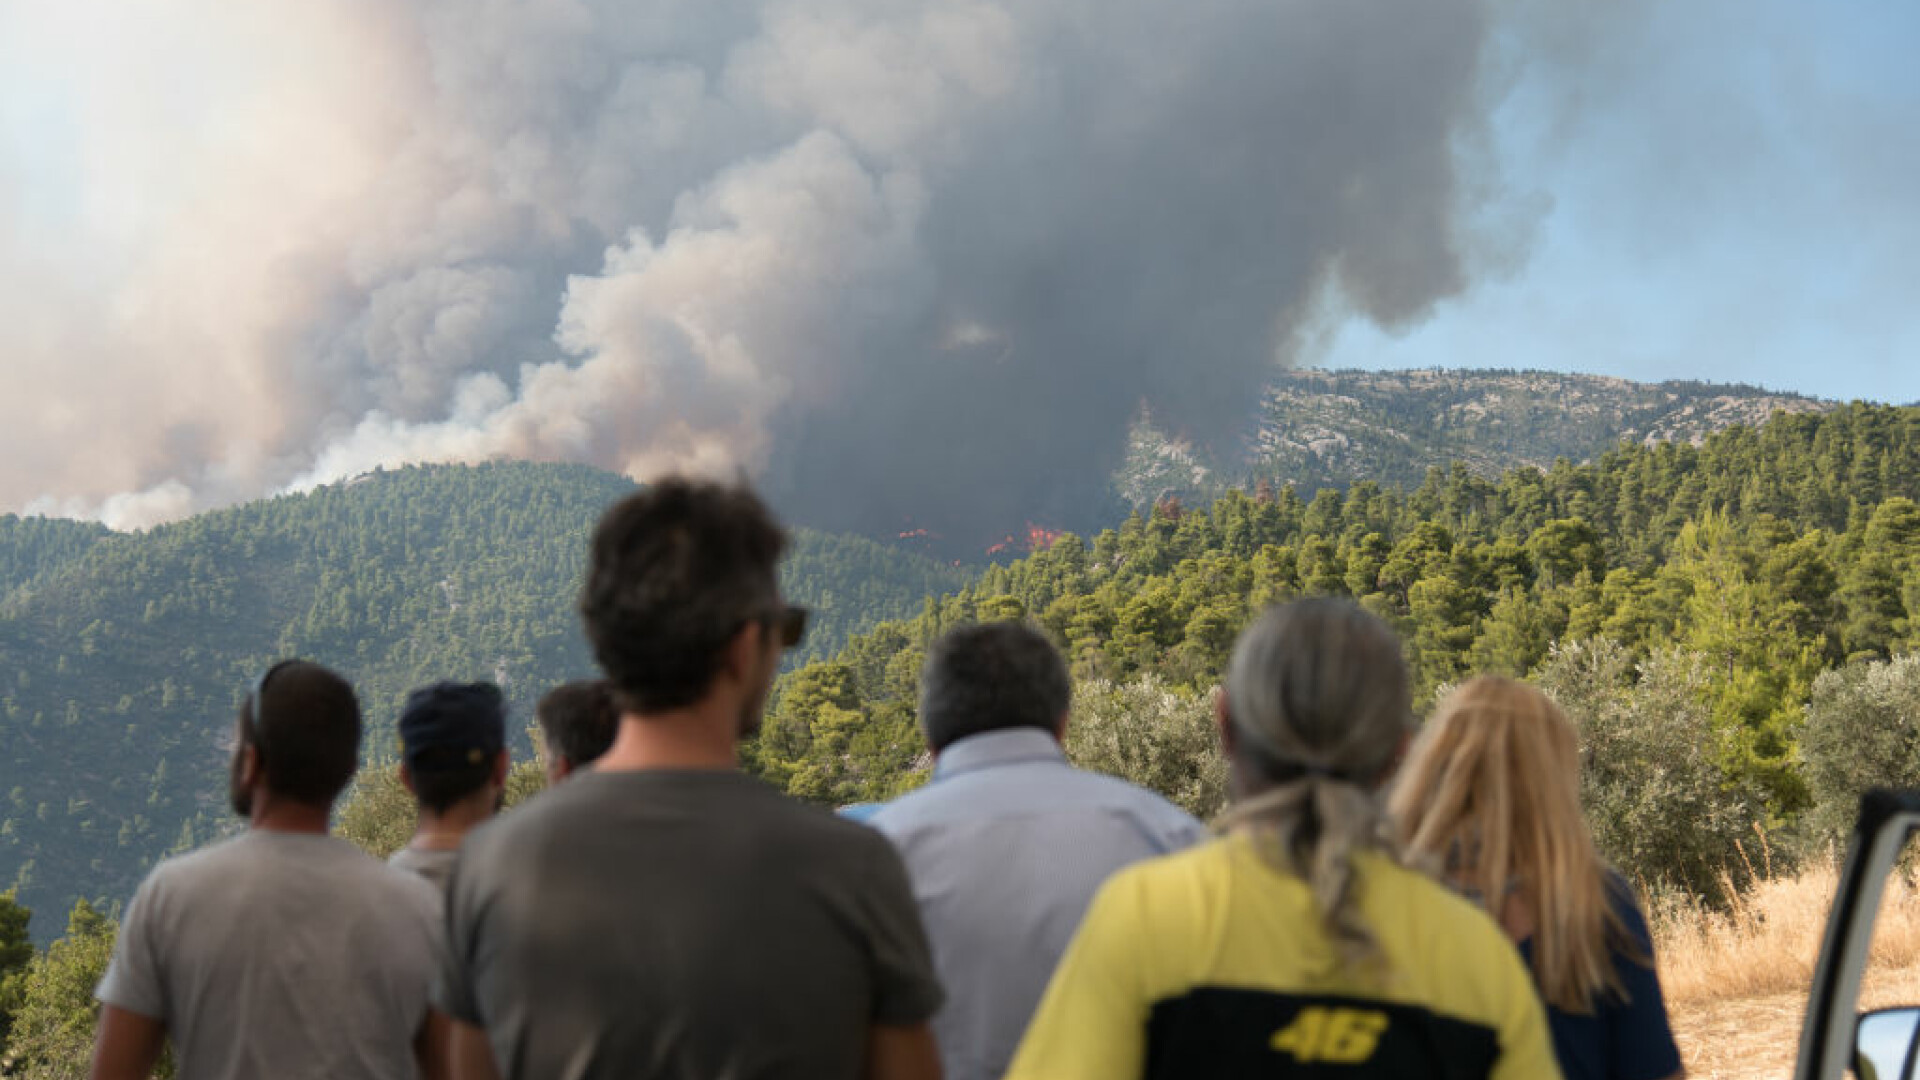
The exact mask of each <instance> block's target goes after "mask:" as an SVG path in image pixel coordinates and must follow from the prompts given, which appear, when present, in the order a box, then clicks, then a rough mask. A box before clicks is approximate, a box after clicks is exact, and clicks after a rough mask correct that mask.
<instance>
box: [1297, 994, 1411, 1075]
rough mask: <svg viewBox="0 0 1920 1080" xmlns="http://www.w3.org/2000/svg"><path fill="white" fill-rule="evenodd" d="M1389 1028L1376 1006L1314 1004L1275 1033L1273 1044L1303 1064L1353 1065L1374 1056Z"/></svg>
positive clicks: (1383, 1014) (1384, 1017) (1385, 1016)
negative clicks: (1322, 1062)
mask: <svg viewBox="0 0 1920 1080" xmlns="http://www.w3.org/2000/svg"><path fill="white" fill-rule="evenodd" d="M1386 1030H1387V1014H1386V1013H1383V1012H1376V1011H1374V1010H1372V1009H1344V1008H1327V1007H1325V1006H1321V1005H1311V1006H1308V1007H1307V1008H1305V1009H1302V1010H1300V1015H1299V1016H1296V1017H1294V1018H1293V1023H1291V1024H1288V1025H1287V1026H1286V1027H1284V1028H1281V1029H1280V1030H1279V1031H1276V1032H1274V1033H1273V1042H1272V1044H1271V1045H1272V1046H1273V1048H1274V1049H1275V1050H1278V1051H1280V1052H1281V1053H1283V1054H1292V1055H1293V1059H1294V1060H1295V1061H1297V1062H1299V1063H1300V1064H1302V1065H1306V1064H1309V1063H1311V1062H1315V1061H1326V1062H1332V1063H1334V1064H1339V1065H1352V1064H1357V1063H1359V1062H1362V1061H1365V1060H1367V1059H1368V1058H1370V1057H1372V1056H1373V1051H1374V1048H1375V1047H1376V1046H1378V1045H1380V1036H1381V1035H1383V1034H1385V1033H1386Z"/></svg>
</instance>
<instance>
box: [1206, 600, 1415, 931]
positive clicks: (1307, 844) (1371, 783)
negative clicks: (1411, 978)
mask: <svg viewBox="0 0 1920 1080" xmlns="http://www.w3.org/2000/svg"><path fill="white" fill-rule="evenodd" d="M1225 707H1226V713H1227V717H1228V721H1229V723H1230V725H1231V727H1232V729H1233V736H1234V738H1233V740H1232V746H1231V755H1232V757H1233V761H1234V766H1235V770H1236V775H1237V777H1238V778H1239V779H1240V780H1241V781H1242V782H1243V783H1244V784H1245V786H1247V787H1250V788H1252V789H1254V792H1253V793H1252V794H1251V796H1250V797H1247V798H1244V799H1241V800H1240V801H1237V802H1236V803H1235V805H1234V806H1233V807H1232V808H1231V809H1230V810H1228V812H1227V814H1226V816H1225V817H1224V818H1223V819H1222V824H1224V825H1229V826H1238V827H1241V828H1244V829H1245V830H1247V831H1248V832H1250V833H1252V834H1253V836H1254V838H1255V840H1256V842H1257V850H1259V851H1260V853H1261V856H1262V857H1263V858H1264V859H1265V860H1266V861H1267V862H1268V863H1269V864H1271V865H1273V866H1274V867H1275V868H1277V869H1279V870H1281V871H1283V872H1286V873H1290V874H1292V875H1294V876H1296V877H1298V878H1300V879H1301V880H1303V881H1305V882H1306V883H1307V885H1308V886H1309V887H1310V888H1311V889H1312V890H1313V896H1314V902H1315V905H1316V906H1317V907H1318V908H1319V910H1320V914H1321V918H1322V921H1323V923H1324V925H1325V927H1326V930H1327V933H1328V935H1329V936H1330V937H1331V938H1332V939H1333V941H1334V943H1335V945H1336V947H1338V948H1339V949H1340V950H1341V952H1342V954H1343V956H1344V958H1345V959H1346V960H1347V961H1348V962H1349V963H1356V964H1357V963H1361V962H1365V961H1370V960H1375V959H1378V958H1379V951H1378V945H1377V943H1376V942H1375V941H1374V938H1373V934H1372V933H1371V931H1369V929H1368V928H1367V926H1366V923H1365V922H1364V921H1363V920H1362V919H1361V917H1360V912H1359V904H1358V901H1357V886H1358V883H1357V881H1356V879H1355V877H1354V872H1353V856H1354V854H1355V853H1357V852H1359V851H1361V850H1363V849H1374V850H1379V851H1382V852H1384V853H1386V854H1387V855H1389V856H1393V855H1394V843H1393V831H1392V827H1391V822H1390V821H1389V820H1388V818H1387V816H1386V813H1385V810H1384V808H1383V807H1382V806H1381V805H1380V800H1379V797H1378V795H1377V792H1376V788H1377V787H1378V785H1379V781H1380V779H1381V778H1382V777H1383V776H1384V775H1385V773H1386V772H1387V770H1388V769H1389V768H1391V766H1392V764H1393V758H1394V755H1395V754H1397V753H1398V752H1399V750H1400V747H1401V745H1402V742H1403V740H1404V739H1405V737H1406V735H1407V733H1408V730H1409V728H1410V724H1411V717H1412V713H1411V709H1410V696H1409V690H1408V686H1407V669H1406V662H1405V661H1404V660H1403V659H1402V657H1401V653H1400V641H1399V639H1398V638H1396V637H1395V636H1394V635H1393V631H1391V630H1389V629H1388V628H1387V626H1386V624H1385V623H1383V622H1381V621H1380V620H1379V619H1378V618H1375V617H1374V616H1372V615H1369V614H1367V613H1366V612H1365V611H1363V610H1361V609H1360V608H1359V607H1357V606H1356V605H1354V604H1352V603H1350V602H1348V601H1344V600H1331V599H1315V600H1302V601H1299V602H1297V603H1293V604H1288V605H1285V606H1283V607H1276V608H1272V609H1269V610H1268V611H1267V612H1266V613H1265V614H1264V615H1262V616H1261V617H1260V618H1259V620H1257V621H1256V622H1255V623H1254V624H1253V625H1252V626H1250V627H1248V628H1247V630H1246V631H1245V632H1244V633H1242V634H1241V635H1240V640H1239V642H1238V643H1237V644H1236V645H1235V647H1234V651H1233V661H1232V664H1231V665H1230V666H1229V668H1228V671H1227V681H1226V700H1225ZM1236 794H1246V793H1236Z"/></svg>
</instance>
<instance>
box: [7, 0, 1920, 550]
mask: <svg viewBox="0 0 1920 1080" xmlns="http://www.w3.org/2000/svg"><path fill="white" fill-rule="evenodd" d="M1579 8H1594V9H1602V8H1604V10H1594V11H1581V10H1578V9H1579ZM1916 41H1920V5H1914V4H1912V3H1910V2H1908V0H1840V2H1833V3H1822V4H1817V5H1816V4H1805V3H1799V2H1786V0H1779V2H1757V0H1689V2H1685V3H1665V4H1660V3H1653V2H1646V0H1640V2H1635V0H1621V2H1619V3H1611V4H1607V5H1578V6H1576V5H1541V4H1525V3H1520V2H1518V0H1514V2H1511V3H1508V2H1504V0H1339V2H1336V0H1193V2H1191V3H1187V4H1183V5H1168V4H1165V3H1163V2H1160V0H1018V2H1016V0H408V2H398V0H311V2H303V3H300V4H294V5H279V4H275V5H264V4H233V3H229V2H226V0H62V2H61V3H57V4H56V3H40V2H38V0H0V383H3V384H4V393H3V394H0V511H6V510H21V509H26V510H31V511H38V512H49V513H68V514H82V515H87V516H97V517H102V518H104V519H106V520H108V521H109V522H112V523H116V524H123V525H140V524H146V523H151V522H154V521H159V520H165V519H167V518H169V517H174V516H178V515H180V514H183V513H187V512H191V511H193V510H196V509H200V508H204V507H207V506H213V505H220V504H222V503H226V502H231V501H234V500H236V499H242V498H249V497H254V496H257V495H260V494H264V493H268V492H271V491H275V490H281V489H284V488H286V487H287V486H289V485H293V486H299V485H303V484H311V483H315V482H323V481H326V480H330V479H337V478H340V477H343V476H348V475H352V474H353V473H355V472H358V471H362V470H364V469H367V468H370V467H372V466H374V465H378V464H393V463H397V462H401V461H407V460H475V459H480V458H485V457H489V456H501V455H509V456H524V457H532V458H538V459H549V460H553V459H566V460H582V461H588V462H592V463H595V464H599V465H603V466H606V467H609V468H615V469H620V470H622V471H625V472H628V473H629V474H632V475H636V476H640V477H643V478H644V477H645V476H646V475H649V474H651V473H654V472H658V471H660V470H663V469H669V468H691V469H696V470H705V471H709V472H719V473H728V472H730V471H732V470H735V469H745V470H747V471H749V472H750V473H752V474H753V475H755V476H757V477H759V478H761V479H762V481H763V482H764V483H766V484H767V485H768V486H769V488H770V489H771V490H773V491H774V492H775V495H776V497H777V498H780V499H783V500H784V501H785V502H786V503H787V504H788V505H790V506H792V505H804V506H806V507H808V508H809V509H810V510H811V511H812V512H813V514H814V515H815V517H814V520H815V522H816V523H819V524H825V525H831V526H843V527H853V528H862V529H866V530H868V531H885V530H887V529H889V528H891V527H892V526H893V525H896V524H898V525H903V526H906V525H913V526H918V525H932V526H934V527H936V528H940V527H949V528H951V527H961V525H962V523H964V522H968V521H971V520H973V519H974V518H986V519H992V520H993V521H994V522H996V524H994V525H988V526H983V527H984V528H999V527H1001V525H1000V524H998V523H999V522H1003V521H1005V520H1006V519H1008V518H1015V519H1017V518H1019V517H1021V516H1033V515H1037V516H1040V517H1042V518H1044V519H1047V520H1067V519H1071V518H1073V517H1074V516H1075V515H1076V514H1079V513H1083V512H1085V511H1086V509H1087V505H1086V501H1085V499H1084V498H1083V497H1082V492H1083V491H1084V489H1085V488H1086V487H1087V480H1086V478H1087V477H1088V476H1089V475H1099V470H1100V469H1101V468H1102V467H1103V466H1104V465H1106V464H1109V463H1110V462H1111V460H1112V459H1113V457H1114V455H1115V454H1116V453H1117V450H1118V447H1119V440H1120V438H1121V436H1122V434H1123V432H1124V428H1125V425H1126V422H1127V420H1128V418H1129V417H1131V416H1132V415H1134V414H1136V413H1137V411H1138V410H1139V409H1140V408H1141V407H1142V406H1143V405H1145V406H1148V407H1151V408H1152V409H1153V411H1154V415H1155V418H1156V421H1159V422H1162V423H1163V424H1164V425H1166V426H1170V427H1172V428H1174V429H1175V430H1178V431H1181V432H1182V433H1185V434H1188V435H1190V436H1192V437H1194V438H1197V439H1199V440H1201V441H1207V440H1209V439H1217V440H1228V439H1231V438H1233V437H1235V433H1236V431H1237V430H1238V427H1237V425H1238V424H1239V422H1240V421H1241V419H1242V409H1243V403H1244V402H1246V401H1248V400H1250V398H1251V395H1252V391H1253V389H1254V388H1256V387H1257V385H1258V384H1259V382H1260V380H1261V378H1262V377H1263V373H1264V372H1267V371H1270V370H1271V369H1272V367H1273V366H1274V365H1276V364H1288V363H1302V362H1306V363H1322V364H1325V365H1328V366H1343V367H1345V366H1360V367H1413V366H1436V365H1440V366H1471V367H1515V368H1526V367H1540V368H1551V369H1559V370H1567V371H1582V372H1594V373H1604V374H1615V375H1621V376H1625V377H1629V378H1634V379H1642V380H1658V379H1664V378H1692V379H1705V380H1713V381H1723V382H1736V381H1737V382H1750V383H1757V384H1760V385H1763V386H1767V387H1771V388H1775V389H1781V390H1792V391H1799V392H1803V393H1809V394H1816V395H1821V396H1828V397H1842V398H1845V397H1865V398H1869V399H1874V400H1883V401H1896V402H1906V401H1913V400H1920V362H1917V361H1920V329H1916V326H1920V312H1917V311H1916V306H1915V305H1914V304H1913V303H1912V302H1911V299H1910V296H1909V294H1910V292H1911V291H1912V289H1913V285H1912V283H1913V282H1916V281H1920V199H1916V197H1915V195H1914V193H1915V192H1916V191H1920V66H1916V65H1914V64H1912V63H1911V47H1912V45H1913V44H1914V43H1915V42H1916ZM1383 328H1385V329H1383ZM1036 463H1039V464H1036Z"/></svg>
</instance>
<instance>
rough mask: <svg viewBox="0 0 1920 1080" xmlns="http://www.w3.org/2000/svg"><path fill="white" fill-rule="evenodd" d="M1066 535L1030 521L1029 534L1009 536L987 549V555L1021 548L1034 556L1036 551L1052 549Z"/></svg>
mask: <svg viewBox="0 0 1920 1080" xmlns="http://www.w3.org/2000/svg"><path fill="white" fill-rule="evenodd" d="M1064 535H1066V534H1065V532H1064V530H1061V529H1049V528H1047V527H1046V526H1045V525H1035V524H1034V523H1033V522H1031V521H1029V522H1027V532H1026V535H1025V536H1024V537H1016V536H1014V535H1012V534H1008V535H1007V537H1006V538H1005V539H1003V540H1001V541H1000V542H999V543H997V544H994V545H993V546H992V547H989V548H988V549H987V554H989V555H999V554H1002V553H1004V552H1008V551H1012V550H1013V549H1014V548H1015V547H1019V548H1020V549H1021V550H1022V551H1025V552H1027V553H1028V554H1032V553H1033V552H1036V551H1045V550H1047V549H1048V548H1050V547H1052V546H1053V545H1054V544H1055V543H1056V542H1057V541H1058V540H1059V539H1060V537H1062V536H1064Z"/></svg>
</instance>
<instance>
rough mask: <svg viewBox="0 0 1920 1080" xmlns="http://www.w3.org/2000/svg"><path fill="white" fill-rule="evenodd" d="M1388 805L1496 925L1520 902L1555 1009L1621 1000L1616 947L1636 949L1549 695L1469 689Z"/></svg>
mask: <svg viewBox="0 0 1920 1080" xmlns="http://www.w3.org/2000/svg"><path fill="white" fill-rule="evenodd" d="M1388 807H1389V809H1390V810H1391V812H1392V814H1393V817H1394V818H1395V819H1396V820H1397V821H1398V823H1399V830H1400V840H1401V843H1402V845H1403V846H1404V849H1405V850H1406V852H1407V854H1408V856H1409V857H1411V858H1416V859H1425V860H1429V861H1433V862H1438V863H1443V864H1444V865H1445V867H1446V872H1447V874H1448V876H1449V877H1450V878H1451V879H1452V880H1453V881H1454V882H1455V883H1456V884H1457V885H1460V886H1463V887H1465V888H1467V889H1469V890H1470V891H1472V892H1474V893H1477V894H1478V895H1479V897H1480V898H1481V901H1482V902H1483V903H1484V904H1486V905H1487V906H1488V908H1489V909H1490V910H1491V911H1492V912H1493V914H1494V915H1495V916H1496V917H1498V916H1499V914H1500V906H1501V904H1502V902H1503V901H1504V900H1505V898H1506V897H1507V895H1508V894H1509V893H1510V892H1514V893H1517V894H1518V897H1519V900H1520V902H1521V903H1523V904H1525V905H1526V906H1527V907H1528V909H1529V910H1530V911H1531V913H1532V915H1533V917H1534V933H1533V974H1534V980H1535V981H1536V982H1537V983H1538V984H1539V986H1540V993H1541V996H1542V997H1543V998H1545V999H1546V1001H1547V1003H1548V1004H1550V1005H1553V1006H1554V1007H1556V1008H1558V1009H1561V1010H1563V1011H1566V1012H1572V1013H1591V1012H1592V1011H1593V1007H1594V1003H1595V1001H1596V1000H1597V999H1599V998H1600V997H1601V996H1602V995H1611V996H1613V997H1615V998H1618V999H1621V1000H1624V999H1625V997H1626V991H1625V988H1624V987H1622V986H1621V985H1620V979H1619V976H1618V975H1617V974H1616V973H1615V971H1614V967H1613V964H1612V962H1611V959H1610V957H1609V952H1610V949H1609V946H1610V945H1613V946H1620V947H1623V948H1625V949H1626V950H1627V951H1629V952H1630V953H1637V952H1639V949H1638V947H1637V946H1636V945H1635V944H1633V942H1632V940H1631V937H1630V935H1629V934H1628V932H1627V929H1626V927H1625V925H1624V924H1623V923H1622V922H1621V919H1620V916H1619V915H1618V914H1617V913H1616V912H1615V911H1614V908H1613V905H1612V903H1611V902H1610V900H1611V898H1610V897H1609V895H1608V892H1609V889H1610V888H1611V887H1612V886H1611V885H1610V884H1609V880H1608V879H1609V874H1608V870H1607V866H1606V864H1605V863H1604V862H1602V861H1601V859H1600V855H1599V853H1598V851H1596V850H1595V848H1594V846H1593V834H1592V832H1591V831H1590V830H1589V829H1588V828H1587V822H1586V818H1585V817H1584V816H1583V814H1582V813H1581V810H1580V748H1579V738H1578V736H1577V734H1576V733H1575V731H1574V727H1573V724H1572V723H1571V722H1570V721H1569V720H1568V719H1567V717H1566V714H1564V713H1562V712H1561V711H1560V708H1559V706H1557V705H1555V704H1554V703H1553V700H1552V699H1551V698H1549V697H1547V696H1546V695H1545V694H1543V693H1541V692H1540V691H1539V690H1536V689H1534V688H1533V687H1531V686H1528V685H1527V684H1526V683H1523V682H1517V681H1515V680H1513V679H1503V678H1498V677H1494V676H1481V677H1479V678H1475V679H1472V680H1470V681H1468V682H1466V683H1465V684H1463V685H1461V686H1460V687H1459V688H1458V689H1456V690H1454V691H1453V692H1452V693H1450V694H1448V695H1447V696H1446V698H1445V699H1443V700H1442V701H1441V702H1440V704H1439V706H1438V707H1437V708H1436V709H1435V711H1434V715H1433V718H1432V719H1431V720H1428V721H1427V724H1426V729H1425V730H1424V731H1423V732H1422V733H1421V735H1420V738H1419V739H1418V740H1417V741H1416V742H1415V744H1414V746H1413V749H1412V751H1411V752H1410V753H1409V754H1408V756H1407V760H1406V763H1405V764H1404V765H1403V766H1402V767H1401V770H1400V775H1399V778H1398V779H1397V780H1396V781H1395V782H1394V788H1393V792H1392V794H1391V796H1390V797H1389V800H1388Z"/></svg>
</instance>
